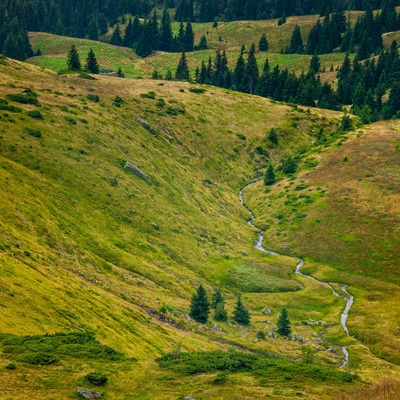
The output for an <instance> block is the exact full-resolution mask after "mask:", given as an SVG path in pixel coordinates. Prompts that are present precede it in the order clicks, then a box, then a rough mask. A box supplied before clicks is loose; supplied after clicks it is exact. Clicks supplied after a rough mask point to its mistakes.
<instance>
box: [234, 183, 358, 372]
mask: <svg viewBox="0 0 400 400" xmlns="http://www.w3.org/2000/svg"><path fill="white" fill-rule="evenodd" d="M256 182H257V180H253V181H251V182H250V183H249V184H248V185H246V186H245V187H244V188H242V189H241V190H240V192H239V200H240V202H241V204H242V205H243V206H244V207H245V208H246V209H247V210H248V211H249V212H250V219H249V220H248V221H247V223H248V224H249V225H250V226H252V227H253V228H255V229H258V234H257V240H256V242H255V244H254V247H255V248H256V249H257V250H260V251H262V252H264V253H267V254H269V255H271V256H279V255H280V254H279V253H276V252H275V251H273V250H269V249H266V248H265V247H264V246H263V241H264V235H263V231H262V230H261V229H259V228H257V227H256V226H255V225H254V224H253V220H254V219H255V215H254V214H253V212H252V211H251V210H250V209H249V208H248V207H247V206H246V203H245V202H244V199H243V191H244V189H246V187H247V186H250V185H253V184H254V183H256ZM304 264H305V262H304V260H303V259H302V258H299V262H298V264H297V265H296V269H295V273H296V274H298V275H301V276H303V277H304V278H307V279H311V280H313V281H315V282H320V283H322V284H324V285H326V286H328V287H329V288H330V289H331V290H332V295H333V296H336V297H340V298H341V299H343V300H345V301H346V307H345V309H344V310H343V312H342V314H341V316H340V325H341V326H342V328H343V330H344V331H345V332H346V335H347V336H350V334H349V329H348V327H347V317H348V316H349V311H350V308H351V306H352V305H353V302H354V296H353V295H351V294H350V293H349V292H348V291H347V286H346V285H345V284H343V283H341V284H339V285H340V289H341V290H342V291H343V293H345V295H341V294H339V293H338V292H337V291H336V290H335V289H334V288H333V286H332V285H331V284H330V283H329V282H325V281H321V280H319V279H316V278H314V277H313V276H311V275H307V274H304V273H303V272H301V268H302V267H303V266H304ZM342 352H343V355H344V359H343V361H342V362H341V364H340V367H343V366H345V365H346V364H348V363H349V352H348V350H347V346H343V347H342Z"/></svg>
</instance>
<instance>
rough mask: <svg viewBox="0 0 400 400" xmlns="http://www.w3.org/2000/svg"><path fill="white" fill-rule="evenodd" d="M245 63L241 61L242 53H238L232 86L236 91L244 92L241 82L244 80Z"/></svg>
mask: <svg viewBox="0 0 400 400" xmlns="http://www.w3.org/2000/svg"><path fill="white" fill-rule="evenodd" d="M244 70H245V63H244V59H243V51H241V52H240V55H239V58H238V59H237V61H236V66H235V70H234V71H233V84H234V85H235V88H236V90H238V91H240V92H242V91H244V90H243V89H244V86H243V80H244Z"/></svg>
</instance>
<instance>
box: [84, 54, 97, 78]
mask: <svg viewBox="0 0 400 400" xmlns="http://www.w3.org/2000/svg"><path fill="white" fill-rule="evenodd" d="M85 68H86V69H87V70H88V71H90V72H91V73H92V74H98V73H99V64H98V63H97V59H96V56H95V54H94V52H93V50H92V49H90V51H89V53H88V56H87V58H86V65H85Z"/></svg>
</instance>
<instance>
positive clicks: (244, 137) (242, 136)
mask: <svg viewBox="0 0 400 400" xmlns="http://www.w3.org/2000/svg"><path fill="white" fill-rule="evenodd" d="M236 136H237V137H238V138H239V139H240V140H246V136H244V135H243V134H241V133H238V134H237V135H236Z"/></svg>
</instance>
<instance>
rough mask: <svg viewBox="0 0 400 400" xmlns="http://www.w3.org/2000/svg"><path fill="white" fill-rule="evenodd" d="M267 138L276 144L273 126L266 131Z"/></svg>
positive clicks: (276, 137)
mask: <svg viewBox="0 0 400 400" xmlns="http://www.w3.org/2000/svg"><path fill="white" fill-rule="evenodd" d="M268 139H269V140H270V141H271V142H272V143H273V144H278V140H279V139H278V133H277V132H276V130H275V129H274V128H271V130H270V131H269V133H268Z"/></svg>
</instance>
